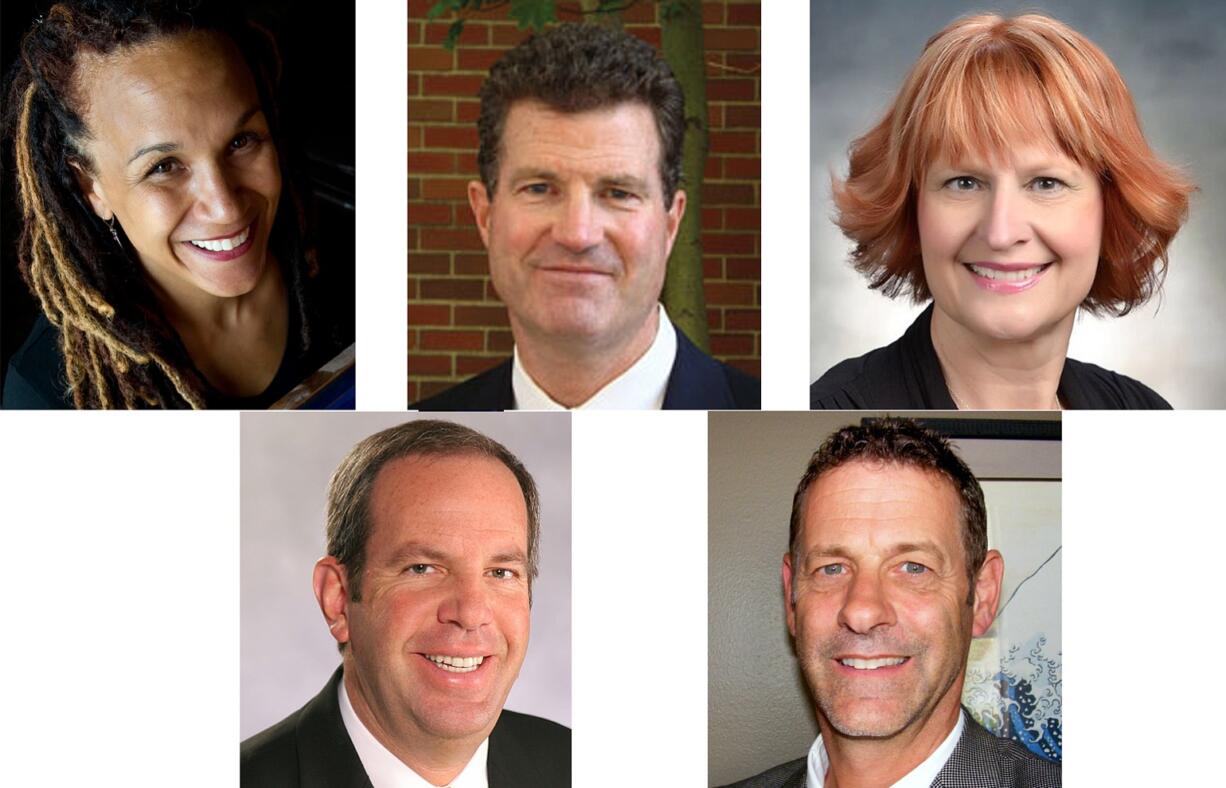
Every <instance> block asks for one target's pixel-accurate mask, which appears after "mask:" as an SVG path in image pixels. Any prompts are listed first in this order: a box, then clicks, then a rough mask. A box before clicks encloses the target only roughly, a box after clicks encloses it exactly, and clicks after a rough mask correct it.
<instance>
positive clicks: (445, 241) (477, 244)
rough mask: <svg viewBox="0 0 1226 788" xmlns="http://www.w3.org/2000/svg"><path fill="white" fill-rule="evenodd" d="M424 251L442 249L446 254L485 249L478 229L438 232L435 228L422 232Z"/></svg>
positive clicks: (424, 229) (425, 229)
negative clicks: (462, 250) (463, 250)
mask: <svg viewBox="0 0 1226 788" xmlns="http://www.w3.org/2000/svg"><path fill="white" fill-rule="evenodd" d="M420 248H422V249H441V250H443V251H445V252H451V251H456V250H461V249H471V250H474V251H475V250H477V249H484V248H485V247H484V246H482V245H481V236H479V235H477V230H476V228H472V229H465V230H438V229H434V228H423V229H422V231H421V247H420Z"/></svg>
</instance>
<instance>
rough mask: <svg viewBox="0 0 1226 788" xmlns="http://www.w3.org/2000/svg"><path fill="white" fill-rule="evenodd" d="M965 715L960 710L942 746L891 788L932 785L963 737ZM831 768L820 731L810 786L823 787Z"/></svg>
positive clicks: (812, 755) (811, 754)
mask: <svg viewBox="0 0 1226 788" xmlns="http://www.w3.org/2000/svg"><path fill="white" fill-rule="evenodd" d="M965 715H966V712H964V711H960V712H958V722H957V723H956V724H955V725H954V729H953V730H951V731H950V732H949V735H948V736H946V737H945V740H944V741H942V742H941V744H940V746H938V747H937V748H936V749H935V750H933V751H932V754H931V755H929V756H928V757H927V758H925V759H924V760H923V762H922V763H920V765H919V766H916V767H915V768H914V769H912V770H911V771H909V772H907V773H906V774H905V775H903V777H902V779H901V780H899V781H898V782H896V783H894V785H893V786H891V788H928V786H930V785H932V781H933V780H935V779H936V778H937V775H938V774H940V773H941V769H943V768H945V762H946V761H948V760H949V756H951V755H953V753H954V748H955V747H956V746H957V745H958V739H960V738H961V737H962V729H963V728H965V727H966V717H965ZM829 770H830V756H829V755H827V754H826V744H825V743H824V742H823V741H822V735H821V734H820V733H819V734H817V738H816V739H814V740H813V746H812V747H810V748H809V773H808V776H807V786H808V788H822V786H823V785H825V784H826V772H827V771H829Z"/></svg>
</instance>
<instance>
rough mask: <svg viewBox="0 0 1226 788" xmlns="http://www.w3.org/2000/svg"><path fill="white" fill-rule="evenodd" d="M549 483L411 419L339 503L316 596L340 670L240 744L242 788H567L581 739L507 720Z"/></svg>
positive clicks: (355, 453) (548, 726) (391, 434)
mask: <svg viewBox="0 0 1226 788" xmlns="http://www.w3.org/2000/svg"><path fill="white" fill-rule="evenodd" d="M538 520H539V503H538V495H537V490H536V484H535V482H534V481H533V479H532V476H531V475H530V474H529V473H528V471H527V470H526V469H525V468H524V466H523V464H522V463H520V461H519V460H518V459H517V458H516V457H515V456H514V455H513V454H511V452H509V451H508V450H507V449H506V448H505V447H504V446H502V445H501V444H499V443H497V442H496V441H493V440H491V439H490V438H488V437H486V436H484V435H482V434H480V433H478V432H476V431H474V430H471V429H469V428H467V427H464V426H461V425H459V424H453V423H451V422H444V421H429V420H423V421H414V422H409V423H407V424H402V425H400V426H398V427H393V428H391V429H388V430H384V431H383V432H380V433H377V434H375V435H372V436H370V437H369V438H366V439H365V440H363V441H362V442H360V443H359V444H358V445H357V446H355V447H354V448H353V450H352V451H351V452H350V453H349V455H348V456H347V457H346V458H345V460H344V461H343V462H342V463H341V465H340V467H339V468H337V470H336V473H335V474H334V475H333V477H332V483H331V485H330V487H329V490H328V513H327V522H328V525H327V533H328V555H327V556H325V557H323V558H321V559H320V560H319V561H318V562H317V563H316V565H315V573H314V587H315V597H316V599H317V600H318V602H319V607H320V610H321V611H322V612H323V615H324V619H325V620H326V621H327V622H328V630H329V632H330V633H331V635H332V637H333V638H335V639H336V642H337V644H338V646H339V647H340V650H341V654H342V665H341V667H340V668H339V669H337V671H336V672H335V673H334V674H333V676H332V679H331V681H329V682H328V684H327V686H325V687H324V689H323V691H322V692H320V694H319V695H317V696H316V697H315V698H314V699H313V700H311V701H310V702H309V703H307V705H305V706H303V707H302V708H301V709H299V710H298V711H296V712H294V713H293V714H291V715H290V716H289V717H287V718H286V719H285V720H282V721H281V722H279V723H277V724H276V725H274V726H273V727H271V728H269V729H267V730H265V731H263V732H261V733H259V734H257V735H255V736H253V737H251V738H250V739H248V740H246V741H244V742H243V744H242V777H241V780H242V784H243V785H244V786H286V787H287V788H288V787H289V786H338V785H343V786H373V788H383V787H384V786H396V788H401V787H402V786H407V787H416V786H423V787H424V786H430V785H450V786H454V787H455V788H472V787H480V788H499V787H500V786H524V787H525V788H527V787H528V786H569V785H570V730H569V729H568V728H565V727H563V726H561V725H558V724H556V723H553V722H549V721H548V720H544V719H541V718H539V717H532V716H529V715H526V714H518V713H516V712H513V711H507V710H504V709H503V703H505V701H506V698H507V694H508V693H509V692H510V690H511V685H512V684H513V683H514V682H515V678H516V676H518V674H519V668H520V665H521V664H522V663H523V660H524V654H525V652H526V650H527V647H528V629H529V607H530V604H531V589H532V581H533V578H534V577H535V576H536V567H537V543H538V536H537V533H538Z"/></svg>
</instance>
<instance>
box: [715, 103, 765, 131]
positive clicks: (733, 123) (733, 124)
mask: <svg viewBox="0 0 1226 788" xmlns="http://www.w3.org/2000/svg"><path fill="white" fill-rule="evenodd" d="M724 126H726V127H727V128H730V129H746V128H748V129H757V128H761V126H762V108H761V107H760V106H758V105H757V104H727V105H725V106H724Z"/></svg>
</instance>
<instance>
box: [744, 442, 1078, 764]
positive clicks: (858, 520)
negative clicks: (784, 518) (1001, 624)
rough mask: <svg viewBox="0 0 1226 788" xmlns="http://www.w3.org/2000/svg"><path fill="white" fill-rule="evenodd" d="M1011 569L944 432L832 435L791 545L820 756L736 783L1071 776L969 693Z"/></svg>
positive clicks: (791, 616)
mask: <svg viewBox="0 0 1226 788" xmlns="http://www.w3.org/2000/svg"><path fill="white" fill-rule="evenodd" d="M1003 576H1004V559H1003V558H1002V557H1001V555H1000V553H999V552H997V551H996V550H989V549H988V547H987V514H986V508H985V506H984V500H983V491H982V489H981V488H980V486H979V482H978V481H977V480H976V479H975V476H974V474H972V473H971V471H970V469H969V468H968V467H967V466H966V464H965V463H964V462H963V461H962V460H961V459H960V458H959V457H958V456H957V455H956V454H955V453H954V451H953V449H952V448H951V447H950V446H949V444H948V443H947V442H946V441H945V440H944V439H943V438H941V437H940V436H938V435H936V434H935V433H933V432H931V431H929V430H926V429H924V428H923V427H920V426H919V425H917V424H915V423H914V422H912V421H907V420H903V419H884V420H882V421H879V422H874V423H870V424H867V425H864V426H858V427H847V428H844V429H842V430H839V431H838V432H836V433H835V434H834V435H832V436H830V438H828V439H827V440H826V441H825V443H823V444H822V446H821V447H820V448H819V449H818V450H817V452H816V453H815V454H814V455H813V457H812V458H811V459H810V461H809V465H808V468H807V469H806V470H805V473H804V476H802V477H801V480H800V484H799V485H798V486H797V488H796V494H795V496H794V497H793V499H792V516H791V540H790V545H789V549H788V552H787V554H786V555H784V557H783V593H784V598H785V600H786V605H787V625H788V631H789V632H791V634H792V637H793V639H794V643H795V648H796V658H797V660H798V661H799V662H800V666H801V671H802V673H803V674H804V677H805V682H806V683H807V684H808V686H809V690H810V692H811V693H812V695H813V701H814V704H815V709H816V714H817V722H818V728H819V734H818V737H817V740H816V741H815V742H814V743H813V746H812V748H811V749H810V751H809V754H808V756H807V757H806V758H800V759H798V760H795V761H791V762H789V763H785V764H782V765H781V766H777V767H775V768H773V769H770V770H768V771H766V772H763V773H762V774H759V775H757V776H755V777H750V778H749V779H746V780H743V781H741V782H739V783H736V784H735V785H736V788H805V786H808V788H821V787H822V786H835V785H837V786H840V788H848V787H849V786H909V787H914V788H927V787H928V786H932V787H933V788H952V786H967V787H968V788H969V787H970V786H975V788H995V787H997V786H999V787H1001V788H1004V787H1006V786H1008V787H1012V786H1025V787H1027V788H1029V787H1037V788H1046V787H1047V786H1059V785H1060V766H1059V765H1057V764H1053V763H1049V762H1047V761H1045V760H1042V759H1041V758H1037V757H1035V756H1034V755H1032V754H1031V753H1030V752H1029V751H1028V750H1026V748H1025V747H1023V746H1021V745H1020V744H1018V743H1016V742H1013V741H1010V740H1009V739H1004V738H998V737H996V736H993V735H992V734H991V733H990V732H988V731H987V730H985V729H984V728H982V727H980V725H979V724H978V723H977V722H975V720H974V719H973V718H972V717H971V716H970V714H969V713H968V712H967V711H966V710H965V709H963V708H962V707H961V698H962V685H963V683H964V681H965V678H966V663H967V657H968V653H969V650H970V643H971V638H972V637H978V636H980V635H982V634H984V633H985V632H986V631H987V630H988V628H989V627H990V626H991V625H992V621H993V620H994V619H995V617H996V610H997V605H998V603H999V601H1000V586H1001V579H1002V577H1003Z"/></svg>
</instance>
